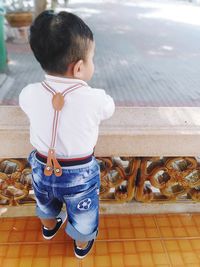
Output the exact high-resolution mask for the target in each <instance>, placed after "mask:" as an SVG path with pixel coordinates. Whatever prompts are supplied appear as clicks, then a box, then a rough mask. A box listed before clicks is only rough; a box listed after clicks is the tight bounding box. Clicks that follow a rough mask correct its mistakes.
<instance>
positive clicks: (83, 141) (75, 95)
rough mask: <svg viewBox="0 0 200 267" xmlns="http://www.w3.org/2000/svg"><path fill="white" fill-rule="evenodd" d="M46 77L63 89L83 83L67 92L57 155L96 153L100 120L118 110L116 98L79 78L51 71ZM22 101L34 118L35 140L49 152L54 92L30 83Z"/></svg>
mask: <svg viewBox="0 0 200 267" xmlns="http://www.w3.org/2000/svg"><path fill="white" fill-rule="evenodd" d="M45 78H46V79H45V81H46V83H47V84H48V85H49V86H50V87H52V88H53V89H54V90H55V91H56V92H63V91H64V90H65V89H67V88H68V87H70V86H72V85H75V84H77V83H81V84H82V85H83V86H82V87H80V88H78V89H77V90H75V91H73V92H70V93H69V94H67V95H66V96H65V104H64V106H63V109H62V110H61V112H60V118H59V125H58V132H57V142H56V154H57V157H58V158H59V157H60V158H62V157H64V158H76V157H84V156H86V155H90V154H92V152H93V149H94V147H95V145H96V142H97V138H98V132H99V124H100V122H101V121H102V120H105V119H108V118H109V117H111V116H112V114H113V113H114V110H115V105H114V101H113V99H112V98H111V97H110V96H109V95H107V94H106V93H105V91H104V90H102V89H95V88H91V87H90V86H88V84H87V83H86V82H84V81H81V80H78V79H68V78H60V77H55V76H50V75H45ZM19 105H20V107H21V108H22V110H23V111H24V112H25V113H26V115H27V116H28V118H29V121H30V142H31V144H32V145H33V146H34V147H35V148H36V149H37V150H38V151H39V152H40V153H41V154H44V155H47V154H48V150H49V146H50V143H51V136H52V126H53V116H54V109H53V106H52V94H51V93H50V92H48V91H47V90H46V89H45V88H44V87H43V86H42V84H41V83H34V84H29V85H28V86H26V87H25V88H24V89H23V90H22V91H21V93H20V96H19Z"/></svg>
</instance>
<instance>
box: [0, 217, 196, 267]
mask: <svg viewBox="0 0 200 267" xmlns="http://www.w3.org/2000/svg"><path fill="white" fill-rule="evenodd" d="M0 266H1V267H57V266H59V267H78V266H79V267H134V266H135V267H141V266H145V267H153V266H155V267H171V266H175V267H191V266H192V267H199V266H200V214H180V215H178V214H168V215H101V216H100V231H99V236H98V239H97V241H96V243H95V246H94V249H93V251H92V253H91V254H90V255H88V256H87V257H86V258H85V259H84V260H82V261H81V260H77V259H76V258H75V257H74V255H73V244H72V241H71V240H70V239H69V237H67V236H66V235H65V234H64V229H63V228H62V229H61V230H60V232H59V233H58V234H57V236H56V237H55V238H54V239H52V240H51V241H45V240H43V238H42V236H41V232H40V223H39V220H38V219H37V218H35V217H31V218H30V217H29V218H28V217H25V218H2V219H0Z"/></svg>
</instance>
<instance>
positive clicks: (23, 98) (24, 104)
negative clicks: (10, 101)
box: [19, 87, 28, 114]
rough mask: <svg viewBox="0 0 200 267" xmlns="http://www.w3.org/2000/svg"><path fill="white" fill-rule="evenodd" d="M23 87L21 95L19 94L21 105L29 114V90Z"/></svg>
mask: <svg viewBox="0 0 200 267" xmlns="http://www.w3.org/2000/svg"><path fill="white" fill-rule="evenodd" d="M25 89H26V87H25V88H24V89H22V91H21V93H20V95H19V106H20V108H21V109H22V110H23V111H24V112H25V113H26V114H27V111H28V103H27V90H25Z"/></svg>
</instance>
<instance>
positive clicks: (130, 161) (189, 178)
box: [0, 157, 200, 206]
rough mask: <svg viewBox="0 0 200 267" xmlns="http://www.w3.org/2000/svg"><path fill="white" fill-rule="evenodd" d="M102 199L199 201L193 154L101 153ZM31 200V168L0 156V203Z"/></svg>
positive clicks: (199, 179)
mask: <svg viewBox="0 0 200 267" xmlns="http://www.w3.org/2000/svg"><path fill="white" fill-rule="evenodd" d="M98 162H99V165H100V169H101V188H100V200H101V202H102V203H105V202H106V203H124V202H130V201H131V200H136V201H140V202H151V203H152V202H169V201H176V202H179V201H187V202H188V201H190V202H191V201H194V202H195V201H200V165H199V163H198V161H197V159H196V158H194V157H176V158H175V157H174V158H172V157H170V158H169V157H163V158H144V157H143V158H139V157H113V158H110V157H108V158H107V157H104V158H101V157H99V158H98ZM33 203H35V200H34V193H33V190H32V186H31V168H30V166H29V165H28V163H27V161H26V160H25V159H0V204H1V205H10V206H18V205H30V204H33Z"/></svg>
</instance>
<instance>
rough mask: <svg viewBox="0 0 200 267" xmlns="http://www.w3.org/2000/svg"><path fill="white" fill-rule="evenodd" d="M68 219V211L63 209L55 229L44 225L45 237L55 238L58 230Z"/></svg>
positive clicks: (57, 218)
mask: <svg viewBox="0 0 200 267" xmlns="http://www.w3.org/2000/svg"><path fill="white" fill-rule="evenodd" d="M66 219H67V213H66V212H64V211H61V212H60V213H59V214H58V216H57V217H56V220H57V224H56V226H55V227H54V228H53V229H51V230H49V229H47V228H46V227H45V226H42V234H43V237H44V238H45V239H47V240H49V239H51V238H53V237H54V236H55V235H56V233H57V232H58V230H59V229H60V228H61V226H62V225H63V223H64V222H65V221H66Z"/></svg>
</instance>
